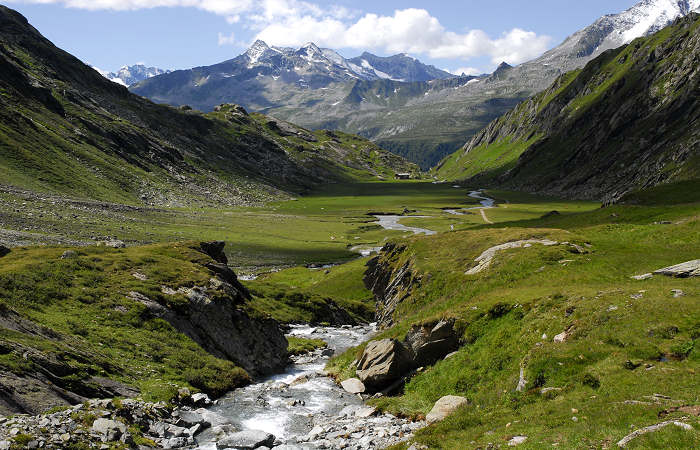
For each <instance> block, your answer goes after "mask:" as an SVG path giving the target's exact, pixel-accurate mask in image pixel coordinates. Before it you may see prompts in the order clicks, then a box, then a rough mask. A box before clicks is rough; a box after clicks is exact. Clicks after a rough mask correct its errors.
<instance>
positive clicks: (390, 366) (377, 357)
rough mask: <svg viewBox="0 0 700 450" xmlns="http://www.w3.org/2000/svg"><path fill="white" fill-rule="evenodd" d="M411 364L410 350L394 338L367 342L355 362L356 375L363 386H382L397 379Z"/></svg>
mask: <svg viewBox="0 0 700 450" xmlns="http://www.w3.org/2000/svg"><path fill="white" fill-rule="evenodd" d="M412 366H413V361H412V355H411V352H410V350H408V349H407V348H406V347H404V346H403V344H401V343H400V342H399V341H397V340H396V339H382V340H380V341H372V342H370V343H369V344H367V347H365V351H364V352H363V353H362V357H361V358H360V361H359V362H358V363H357V369H358V370H357V376H358V378H359V379H360V381H362V382H363V383H364V384H365V386H367V387H370V388H375V389H376V388H382V387H384V386H387V385H389V384H391V383H392V382H394V381H396V380H398V379H399V378H401V376H403V375H404V374H405V373H406V372H408V371H409V370H410V369H411V367H412Z"/></svg>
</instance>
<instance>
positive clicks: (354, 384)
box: [340, 378, 366, 394]
mask: <svg viewBox="0 0 700 450" xmlns="http://www.w3.org/2000/svg"><path fill="white" fill-rule="evenodd" d="M340 385H341V386H342V387H343V389H345V391H346V392H349V393H351V394H362V393H363V392H365V390H366V388H365V385H364V383H362V381H360V380H358V379H357V378H348V379H347V380H345V381H343V382H342V383H340Z"/></svg>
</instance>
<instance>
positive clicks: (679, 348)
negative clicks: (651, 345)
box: [671, 340, 695, 359]
mask: <svg viewBox="0 0 700 450" xmlns="http://www.w3.org/2000/svg"><path fill="white" fill-rule="evenodd" d="M694 347H695V342H694V341H691V340H688V341H683V342H679V343H677V344H674V345H673V346H672V347H671V354H672V355H673V356H674V357H676V358H678V359H685V358H687V357H688V355H690V352H692V351H693V348H694Z"/></svg>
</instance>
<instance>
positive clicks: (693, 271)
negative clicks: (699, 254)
mask: <svg viewBox="0 0 700 450" xmlns="http://www.w3.org/2000/svg"><path fill="white" fill-rule="evenodd" d="M654 273H655V274H657V275H667V276H669V277H676V278H688V277H700V259H695V260H693V261H687V262H684V263H681V264H676V265H675V266H671V267H664V268H663V269H659V270H657V271H655V272H654Z"/></svg>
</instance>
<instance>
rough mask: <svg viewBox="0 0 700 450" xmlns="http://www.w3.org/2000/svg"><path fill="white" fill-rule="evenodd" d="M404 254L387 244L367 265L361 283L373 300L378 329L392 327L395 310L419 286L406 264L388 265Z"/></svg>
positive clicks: (417, 280)
mask: <svg viewBox="0 0 700 450" xmlns="http://www.w3.org/2000/svg"><path fill="white" fill-rule="evenodd" d="M405 250H406V247H405V246H397V245H395V244H392V243H389V244H387V245H385V246H384V248H382V251H381V252H380V255H379V256H378V257H376V258H373V259H371V260H370V261H369V262H368V263H367V272H365V276H364V278H363V281H364V283H365V286H366V287H367V289H369V290H370V291H372V293H373V294H374V297H375V298H376V299H377V312H376V320H377V324H378V325H379V327H380V328H388V327H390V326H391V325H392V324H393V323H394V318H393V315H394V311H395V310H396V307H397V306H398V305H399V303H401V302H402V301H404V300H405V299H406V298H407V297H408V296H409V295H410V292H411V291H412V290H413V288H414V287H416V286H417V285H419V283H420V277H418V276H416V275H415V274H414V273H413V271H412V270H411V269H412V268H411V264H410V262H407V263H406V264H404V265H403V266H401V267H399V268H394V267H393V266H392V265H391V264H388V262H390V261H392V260H393V259H395V258H398V257H400V255H401V254H402V253H403V252H404V251H405Z"/></svg>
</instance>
